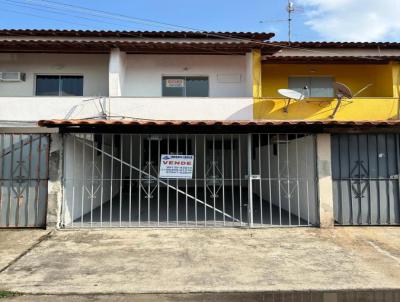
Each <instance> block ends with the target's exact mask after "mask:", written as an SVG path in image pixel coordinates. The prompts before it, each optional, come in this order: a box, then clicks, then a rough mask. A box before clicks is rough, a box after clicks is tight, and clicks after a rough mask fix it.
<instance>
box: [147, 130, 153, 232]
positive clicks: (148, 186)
mask: <svg viewBox="0 0 400 302" xmlns="http://www.w3.org/2000/svg"><path fill="white" fill-rule="evenodd" d="M147 141H148V142H149V143H148V149H147V150H148V152H149V156H148V158H147V159H148V163H147V165H148V167H149V168H148V173H149V175H148V179H147V225H149V226H150V221H151V219H150V198H151V194H152V193H151V181H152V179H151V165H152V162H151V135H150V136H149V137H148V139H147Z"/></svg>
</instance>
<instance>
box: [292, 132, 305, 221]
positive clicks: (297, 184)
mask: <svg viewBox="0 0 400 302" xmlns="http://www.w3.org/2000/svg"><path fill="white" fill-rule="evenodd" d="M297 140H298V135H297V134H296V135H295V142H296V146H295V147H296V191H297V218H298V225H299V226H300V225H301V220H300V219H301V215H300V184H299V147H298V141H297ZM306 156H308V154H306ZM307 202H308V200H307Z"/></svg>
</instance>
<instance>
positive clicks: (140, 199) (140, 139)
mask: <svg viewBox="0 0 400 302" xmlns="http://www.w3.org/2000/svg"><path fill="white" fill-rule="evenodd" d="M142 151H143V150H142V135H139V183H138V226H140V218H141V217H140V216H141V215H140V211H141V209H140V207H141V203H142Z"/></svg>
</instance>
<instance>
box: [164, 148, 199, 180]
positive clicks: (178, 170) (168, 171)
mask: <svg viewBox="0 0 400 302" xmlns="http://www.w3.org/2000/svg"><path fill="white" fill-rule="evenodd" d="M193 161H194V156H193V155H174V154H162V155H161V160H160V163H161V164H160V174H159V177H160V178H179V179H191V178H192V176H193Z"/></svg>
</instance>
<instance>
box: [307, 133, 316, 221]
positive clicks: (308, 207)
mask: <svg viewBox="0 0 400 302" xmlns="http://www.w3.org/2000/svg"><path fill="white" fill-rule="evenodd" d="M313 141H314V144H315V140H313ZM314 144H313V146H314ZM308 148H309V146H308V144H306V167H308V156H307V155H308V154H310V151H309V149H308ZM314 150H315V148H313V150H312V151H314ZM309 181H310V180H309V179H308V178H307V185H306V198H307V225H310V195H309V190H308V189H309V183H308V182H309ZM311 181H314V180H313V179H311Z"/></svg>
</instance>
